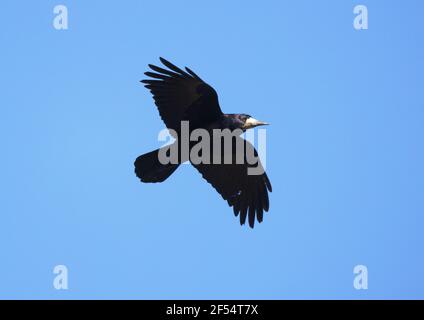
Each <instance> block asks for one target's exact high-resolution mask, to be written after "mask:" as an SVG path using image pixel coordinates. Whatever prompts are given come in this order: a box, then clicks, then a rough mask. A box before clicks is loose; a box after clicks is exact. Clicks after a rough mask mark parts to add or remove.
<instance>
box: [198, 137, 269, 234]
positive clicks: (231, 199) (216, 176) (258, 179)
mask: <svg viewBox="0 0 424 320" xmlns="http://www.w3.org/2000/svg"><path fill="white" fill-rule="evenodd" d="M237 139H241V140H243V143H245V148H244V150H241V151H240V150H237V151H236V149H237V148H235V144H236V143H237V141H236V140H237ZM236 140H233V147H232V153H233V157H232V161H231V163H229V164H225V163H224V152H222V153H221V155H222V156H221V164H193V165H194V167H195V168H196V169H197V170H198V171H199V172H200V173H201V174H202V176H203V178H204V179H205V180H206V181H208V182H209V183H210V184H211V185H212V186H213V187H214V188H215V189H216V191H218V193H219V194H220V195H221V196H222V197H223V198H224V199H225V200H226V201H227V202H228V205H229V206H230V207H233V210H234V214H235V215H236V216H238V215H240V224H242V225H243V224H244V223H245V222H246V218H248V222H249V225H250V227H252V228H253V227H254V223H255V217H256V219H257V220H258V222H262V219H263V212H264V211H266V212H267V211H268V210H269V198H268V191H269V192H271V191H272V187H271V183H270V181H269V179H268V176H267V174H266V173H265V171H263V170H262V172H263V173H262V174H260V175H248V168H249V167H255V166H256V165H249V164H248V163H247V159H246V152H248V150H250V151H251V152H254V155H255V157H257V156H258V154H257V152H256V150H255V149H254V147H253V146H252V144H250V143H249V142H248V141H246V140H244V139H242V138H240V137H236ZM250 151H249V152H250ZM236 152H244V154H243V156H244V161H243V163H242V164H238V163H237V162H236V161H235V160H236ZM257 165H259V166H261V168H262V164H261V163H260V161H259V163H258V164H257Z"/></svg>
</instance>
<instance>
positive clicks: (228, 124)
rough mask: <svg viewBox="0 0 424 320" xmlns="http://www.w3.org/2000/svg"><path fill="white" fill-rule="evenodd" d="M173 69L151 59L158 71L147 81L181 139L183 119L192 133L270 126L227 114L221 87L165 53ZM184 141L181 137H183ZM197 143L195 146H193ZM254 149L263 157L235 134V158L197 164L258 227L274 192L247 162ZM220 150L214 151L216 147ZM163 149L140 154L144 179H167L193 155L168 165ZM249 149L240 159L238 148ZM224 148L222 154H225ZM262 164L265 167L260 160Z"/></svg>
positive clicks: (139, 170)
mask: <svg viewBox="0 0 424 320" xmlns="http://www.w3.org/2000/svg"><path fill="white" fill-rule="evenodd" d="M160 61H161V62H162V63H163V65H164V66H165V67H167V68H168V69H164V68H161V67H157V66H155V65H151V64H149V67H150V68H151V69H152V70H153V71H155V72H150V71H149V72H145V75H147V76H148V77H150V78H152V79H148V80H142V81H141V82H142V83H143V84H145V85H144V86H145V87H146V88H147V89H149V90H150V92H151V93H152V94H153V99H154V100H155V104H156V106H157V108H158V110H159V114H160V116H161V118H162V120H163V122H164V123H165V125H166V127H167V128H168V129H172V130H174V132H175V133H174V135H175V134H176V138H178V137H179V136H180V134H181V121H189V126H190V132H192V130H194V129H197V128H202V129H206V130H208V131H209V132H210V131H211V130H212V129H230V130H235V129H240V130H242V131H243V132H244V131H245V130H247V129H250V128H253V127H257V126H260V125H265V124H266V123H264V122H261V121H258V120H255V119H254V118H252V117H251V116H249V115H246V114H224V113H222V111H221V108H220V106H219V103H218V95H217V93H216V91H215V90H214V89H213V88H212V87H211V86H210V85H208V84H207V83H206V82H204V81H203V80H202V79H200V77H199V76H198V75H196V74H195V73H194V72H193V71H192V70H190V69H189V68H187V67H186V68H185V71H184V70H181V69H180V68H178V67H176V66H175V65H173V64H172V63H170V62H169V61H167V60H165V59H163V58H160ZM240 142H242V143H243V144H244V146H245V148H244V149H242V151H239V149H240V148H236V145H237V143H240ZM176 143H178V139H177V142H176ZM191 147H192V144H191V145H190V148H191ZM248 150H252V151H253V152H254V155H255V156H256V157H257V156H258V155H257V152H256V150H255V149H254V147H253V146H252V145H251V144H250V143H249V142H247V141H246V140H244V139H242V138H241V137H239V136H236V137H234V139H232V144H231V151H230V152H231V153H232V155H234V157H232V161H231V162H230V163H224V161H222V162H221V164H215V163H211V164H207V163H200V164H194V163H193V161H191V163H192V164H193V166H194V167H195V168H196V169H197V170H198V171H199V172H200V173H201V174H202V176H203V178H204V179H206V180H207V181H208V182H209V183H210V184H211V185H212V186H213V187H214V188H215V189H216V191H218V192H219V194H220V195H221V196H222V197H223V198H224V200H226V201H227V202H228V204H229V206H232V207H233V210H234V214H235V215H236V216H238V215H240V224H241V225H243V224H244V223H245V222H246V218H247V217H248V221H249V225H250V227H251V228H253V227H254V223H255V216H256V218H257V220H258V222H262V220H263V212H264V211H268V210H269V198H268V191H270V192H271V191H272V187H271V183H270V181H269V179H268V176H267V175H266V173H265V172H264V171H262V173H261V174H259V175H249V174H248V172H247V170H248V168H250V167H252V165H251V164H249V163H248V162H247V161H246V158H247V152H248ZM215 151H216V150H213V151H212V153H213V152H215ZM159 152H160V149H158V150H155V151H152V152H149V153H146V154H144V155H141V156H139V157H138V158H137V159H136V161H135V163H134V165H135V173H136V175H137V177H138V178H140V180H141V181H142V182H150V183H152V182H162V181H165V180H166V179H167V178H168V177H169V176H170V175H171V174H172V173H173V172H174V171H175V170H176V169H177V168H178V166H179V164H180V163H182V162H185V161H187V160H191V159H186V158H185V159H182V158H181V157H180V158H179V162H178V163H176V164H171V163H170V164H165V165H164V164H162V163H161V162H160V161H159ZM239 152H243V154H242V157H243V160H245V161H243V162H242V163H239V162H236V161H235V158H236V156H237V153H239ZM224 153H225V152H222V154H221V158H222V159H223V157H224ZM257 165H259V166H262V165H261V163H260V161H259V162H258V164H257Z"/></svg>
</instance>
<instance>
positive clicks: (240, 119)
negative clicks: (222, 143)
mask: <svg viewBox="0 0 424 320" xmlns="http://www.w3.org/2000/svg"><path fill="white" fill-rule="evenodd" d="M235 120H236V122H237V124H238V128H240V129H242V130H243V131H246V130H248V129H252V128H255V127H258V126H266V125H269V123H266V122H263V121H259V120H256V119H255V118H253V117H252V116H250V115H248V114H237V115H235Z"/></svg>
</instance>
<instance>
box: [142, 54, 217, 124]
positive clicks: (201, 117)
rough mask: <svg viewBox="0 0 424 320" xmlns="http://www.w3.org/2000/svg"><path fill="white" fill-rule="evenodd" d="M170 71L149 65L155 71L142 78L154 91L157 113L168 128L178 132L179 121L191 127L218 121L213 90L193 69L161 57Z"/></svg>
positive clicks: (146, 85)
mask: <svg viewBox="0 0 424 320" xmlns="http://www.w3.org/2000/svg"><path fill="white" fill-rule="evenodd" d="M160 60H161V62H162V63H163V65H164V66H165V67H167V68H168V69H169V70H166V69H163V68H161V67H158V66H154V65H149V67H150V68H151V69H152V70H153V71H155V72H150V71H149V72H146V73H145V74H146V75H147V76H148V77H150V78H153V79H147V80H142V81H141V82H142V83H144V84H145V87H146V88H148V89H149V90H150V92H151V93H152V94H153V99H154V100H155V104H156V106H157V107H158V110H159V114H160V116H161V118H162V120H163V122H164V123H165V125H166V126H167V128H169V129H173V130H175V131H176V132H179V131H180V126H181V121H183V120H188V121H190V128H196V127H199V126H201V124H203V123H208V122H213V121H215V120H217V119H218V118H219V117H220V116H221V115H222V111H221V108H220V107H219V103H218V95H217V93H216V91H215V90H214V89H213V88H212V87H211V86H210V85H208V84H207V83H205V82H204V81H203V80H202V79H200V78H199V76H197V75H196V74H195V73H194V72H193V71H191V70H190V69H188V68H186V70H187V72H188V73H187V72H185V71H183V70H181V69H180V68H178V67H177V66H175V65H173V64H172V63H171V62H169V61H167V60H165V59H163V58H160Z"/></svg>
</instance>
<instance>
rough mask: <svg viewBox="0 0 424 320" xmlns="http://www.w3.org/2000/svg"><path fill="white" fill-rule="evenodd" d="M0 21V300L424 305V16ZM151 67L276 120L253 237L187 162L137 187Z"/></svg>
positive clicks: (17, 8)
mask: <svg viewBox="0 0 424 320" xmlns="http://www.w3.org/2000/svg"><path fill="white" fill-rule="evenodd" d="M57 4H64V5H66V6H67V8H68V14H69V29H68V30H62V31H58V30H55V29H54V28H53V26H52V21H53V18H54V15H53V8H54V6H55V5H57ZM357 4H365V5H367V7H368V9H369V29H368V30H362V31H357V30H355V29H354V28H353V24H352V23H353V19H354V15H353V8H354V6H355V5H357ZM0 6H1V10H0V41H1V51H2V53H1V59H0V70H1V72H0V86H1V87H2V90H1V92H2V93H1V95H0V108H1V109H0V110H1V117H0V124H1V125H0V137H1V138H0V147H1V158H0V165H1V171H0V172H1V179H0V199H1V201H0V213H1V214H0V243H1V245H0V246H1V250H0V252H1V253H0V257H1V260H0V298H24V299H30V298H37V299H45V298H53V299H62V298H63V299H72V298H82V299H87V298H118V299H136V298H140V299H153V298H155V299H160V298H179V299H184V298H189V299H196V298H198V299H205V298H210V299H214V298H222V299H229V298H234V299H237V298H239V299H244V298H246V299H247V298H255V299H267V298H268V299H287V298H306V299H313V298H323V299H327V298H347V299H355V298H361V299H362V298H365V299H375V298H423V297H424V274H423V270H424V258H423V253H422V251H423V250H422V244H423V241H424V235H423V233H422V229H423V223H424V218H423V212H424V203H423V198H424V197H423V193H424V185H423V181H424V170H423V165H422V164H423V163H424V159H423V158H424V148H423V147H424V140H423V134H424V126H423V120H424V91H423V90H422V88H423V84H424V79H423V77H424V76H423V75H424V59H423V57H424V43H423V37H422V34H423V31H424V20H423V19H422V12H424V4H423V3H422V1H418V0H417V1H413V0H407V1H402V2H395V1H384V2H383V1H372V0H366V1H360V2H359V1H348V0H346V1H337V0H332V1H330V0H328V1H327V0H320V1H306V0H302V1H260V2H258V1H231V2H230V1H179V2H176V1H161V2H160V3H159V2H157V3H156V2H155V3H153V2H152V1H120V2H114V3H112V2H105V1H37V3H36V2H35V1H18V2H17V1H2V3H1V5H0ZM159 56H163V57H165V58H167V59H169V60H171V61H172V62H174V63H175V64H177V65H180V66H184V65H187V66H189V67H190V68H191V69H193V70H194V71H195V72H196V73H198V74H199V75H200V76H201V77H202V78H203V79H204V80H206V81H207V82H208V83H209V84H211V85H212V86H214V88H215V89H216V90H217V91H218V94H219V99H220V104H221V107H222V109H223V110H224V112H228V113H236V112H243V113H248V114H251V115H253V116H255V117H256V118H258V119H261V120H265V121H269V122H271V123H272V125H271V126H270V127H269V128H268V131H267V171H268V175H269V177H270V179H271V181H272V184H273V189H274V192H273V193H272V194H271V198H270V201H271V209H270V213H268V214H267V215H266V216H265V218H264V222H263V223H262V224H261V225H259V226H258V227H257V228H255V229H254V230H253V231H252V230H250V229H249V228H247V227H240V226H239V223H238V220H237V219H236V218H235V217H234V216H233V214H232V210H231V209H230V208H229V207H228V206H227V204H226V202H224V201H223V200H222V199H221V198H220V196H219V195H218V194H217V193H216V192H215V191H214V190H213V189H212V188H211V187H210V185H208V184H207V183H206V182H205V181H204V180H203V179H202V178H201V176H200V175H199V173H198V172H197V171H196V170H195V169H194V168H191V167H190V166H182V167H180V168H179V169H178V171H177V172H176V173H175V174H174V175H173V176H172V177H171V178H170V179H169V180H167V181H166V182H165V183H163V184H156V185H148V184H141V183H140V182H139V181H138V179H137V178H136V177H135V176H134V173H133V161H134V159H135V158H136V157H137V156H138V155H140V154H142V153H145V152H147V151H150V150H153V149H156V148H157V147H158V146H160V145H161V143H160V142H158V141H157V134H158V132H159V131H160V130H161V129H163V127H164V125H163V123H162V122H161V120H160V118H159V116H158V112H157V110H156V108H155V106H154V104H153V102H152V98H151V96H150V94H149V92H148V91H147V90H146V89H144V88H143V87H142V86H141V85H140V83H139V82H138V81H139V80H140V79H142V78H143V72H144V71H146V66H147V64H148V63H157V62H158V57H159ZM60 264H63V265H66V266H67V268H68V272H69V275H68V276H69V280H68V281H69V289H68V290H56V289H55V288H54V287H53V279H54V277H55V275H54V274H53V268H54V266H56V265H60ZM359 264H363V265H365V266H367V268H368V271H369V275H368V277H369V279H368V285H369V288H368V290H360V291H358V290H355V288H354V287H353V279H354V275H353V268H354V266H355V265H359Z"/></svg>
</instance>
